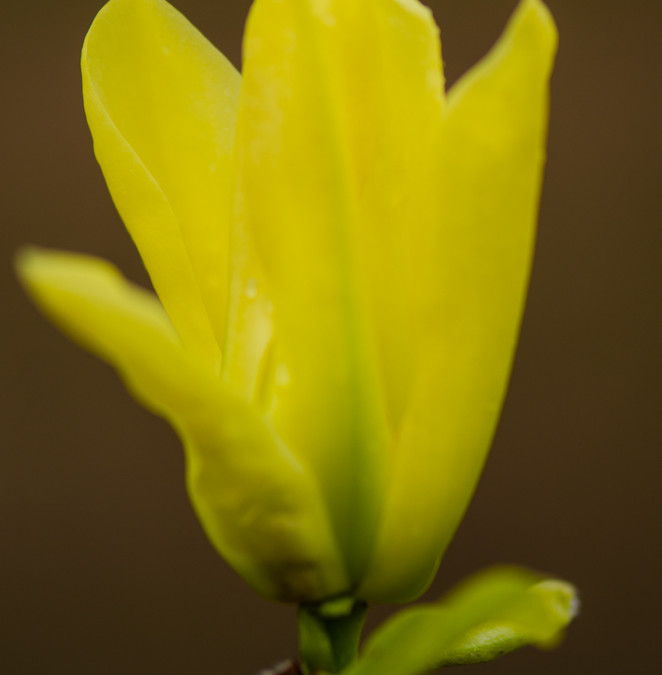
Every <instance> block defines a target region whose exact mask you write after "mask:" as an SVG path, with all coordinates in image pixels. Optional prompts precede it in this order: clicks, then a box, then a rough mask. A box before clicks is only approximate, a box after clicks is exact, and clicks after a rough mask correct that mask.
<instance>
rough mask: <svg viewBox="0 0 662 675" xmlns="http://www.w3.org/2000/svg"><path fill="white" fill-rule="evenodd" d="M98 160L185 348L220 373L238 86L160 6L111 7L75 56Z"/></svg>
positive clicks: (129, 1) (149, 2)
mask: <svg viewBox="0 0 662 675" xmlns="http://www.w3.org/2000/svg"><path fill="white" fill-rule="evenodd" d="M82 72H83V93H84V100H85V111H86V114H87V118H88V123H89V125H90V129H91V131H92V136H93V138H94V148H95V153H96V156H97V159H98V160H99V163H100V164H101V167H102V169H103V172H104V176H105V178H106V182H107V183H108V187H109V188H110V191H111V194H112V196H113V199H114V201H115V204H116V206H117V209H118V211H119V213H120V215H121V216H122V219H123V220H124V222H125V224H126V226H127V228H128V229H129V232H130V233H131V236H132V237H133V239H134V241H135V242H136V245H137V246H138V248H139V250H140V253H141V255H142V257H143V260H144V261H145V265H146V266H147V269H148V271H149V273H150V276H151V278H152V282H153V284H154V288H155V289H156V291H157V293H158V294H159V297H160V298H161V300H162V302H163V304H164V306H165V308H166V310H167V311H168V314H169V315H170V317H171V318H172V320H173V323H174V324H175V326H176V328H177V330H178V332H179V333H180V335H181V336H182V339H183V340H184V341H185V343H186V344H187V345H189V346H191V347H192V348H195V349H198V350H199V351H200V352H201V353H202V354H204V355H205V358H206V360H207V361H208V362H209V363H211V364H215V365H216V366H217V365H218V362H219V359H220V356H219V347H218V345H219V344H221V342H222V340H223V336H224V331H225V323H224V322H225V315H226V296H227V288H226V286H227V282H226V278H227V274H228V242H227V239H228V236H229V229H228V228H229V226H228V223H229V218H230V208H229V203H230V200H229V191H230V189H231V180H230V171H231V156H232V151H233V145H234V129H235V122H236V110H237V102H238V93H239V87H240V78H239V75H238V73H237V72H236V71H235V69H234V68H233V67H232V65H231V64H230V63H229V62H228V61H227V60H226V59H225V58H224V57H223V56H222V55H221V54H220V52H218V51H217V50H216V49H215V48H214V47H213V46H212V45H211V44H210V43H209V42H208V41H207V40H206V39H205V38H204V37H203V36H202V35H201V34H200V33H199V32H198V31H197V30H196V29H195V28H194V27H193V26H192V25H191V24H190V23H189V22H188V21H187V20H186V19H185V18H184V17H183V16H182V15H181V14H179V12H177V11H176V10H175V9H174V8H173V7H171V6H170V5H169V4H168V3H167V2H165V1H164V0H111V1H110V2H109V3H108V4H107V5H106V6H105V7H104V8H103V9H102V10H101V11H100V12H99V14H98V16H97V17H96V19H95V21H94V23H93V24H92V27H91V28H90V31H89V33H88V35H87V38H86V40H85V45H84V47H83V55H82Z"/></svg>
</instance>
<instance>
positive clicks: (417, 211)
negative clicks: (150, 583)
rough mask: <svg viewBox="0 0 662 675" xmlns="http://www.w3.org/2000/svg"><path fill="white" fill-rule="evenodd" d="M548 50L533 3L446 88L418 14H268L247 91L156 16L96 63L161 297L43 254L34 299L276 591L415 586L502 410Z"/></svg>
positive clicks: (111, 33) (101, 140)
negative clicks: (168, 454) (95, 365)
mask: <svg viewBox="0 0 662 675" xmlns="http://www.w3.org/2000/svg"><path fill="white" fill-rule="evenodd" d="M555 49H556V33H555V29H554V25H553V21H552V19H551V17H550V16H549V13H548V12H547V10H546V8H545V7H544V5H543V4H542V3H541V2H540V0H523V1H522V3H521V4H520V6H519V8H518V10H517V11H516V13H515V15H514V17H513V19H512V20H511V22H510V24H509V25H508V27H507V29H506V31H505V32H504V34H503V36H502V37H501V39H500V40H499V42H498V44H497V45H496V47H495V48H494V49H493V50H492V51H491V52H490V54H488V56H487V57H486V58H485V59H484V60H483V61H481V62H480V63H479V64H478V65H477V66H476V67H475V68H474V69H472V70H471V71H470V72H469V73H468V74H467V75H466V76H465V77H464V78H463V79H462V80H461V81H460V82H458V84H457V85H455V86H454V87H453V88H452V89H451V90H450V91H449V93H448V94H446V93H445V91H444V81H443V74H442V65H441V48H440V45H439V40H438V31H437V28H436V26H435V24H434V21H433V19H432V15H431V13H430V11H429V10H428V9H426V8H425V7H423V6H422V5H421V4H419V3H418V2H417V1H416V0H361V1H359V0H256V1H255V3H254V6H253V8H252V10H251V14H250V16H249V20H248V24H247V29H246V36H245V42H244V72H243V75H242V76H240V75H239V74H238V73H237V72H236V71H235V69H234V68H233V67H232V66H231V65H230V63H229V62H228V61H227V60H226V59H225V58H224V57H223V56H222V55H221V54H220V53H219V52H218V51H217V50H216V49H215V48H214V47H213V46H212V45H211V44H210V43H209V42H207V40H206V39H205V38H204V37H203V36H202V35H201V34H200V33H199V32H198V31H197V30H196V29H195V28H193V27H192V26H191V25H190V24H189V23H188V22H187V21H186V19H185V18H184V17H183V16H182V15H181V14H179V13H178V12H177V11H176V10H175V9H174V8H173V7H171V6H170V5H169V4H167V3H166V2H165V1H164V0H110V2H108V4H107V5H106V6H105V7H104V8H103V9H102V10H101V12H100V13H99V15H98V16H97V18H96V19H95V21H94V24H93V25H92V27H91V29H90V32H89V34H88V36H87V38H86V41H85V45H84V48H83V57H82V69H83V87H84V99H85V110H86V114H87V118H88V122H89V125H90V129H91V131H92V136H93V138H94V148H95V153H96V156H97V158H98V160H99V163H100V165H101V167H102V170H103V172H104V176H105V178H106V182H107V183H108V187H109V189H110V192H111V194H112V196H113V199H114V201H115V204H116V206H117V209H118V210H119V212H120V215H121V216H122V218H123V220H124V222H125V224H126V226H127V228H128V230H129V232H130V234H131V236H132V237H133V239H134V241H135V243H136V245H137V246H138V249H139V250H140V253H141V255H142V258H143V260H144V262H145V265H146V267H147V269H148V271H149V274H150V277H151V280H152V283H153V285H154V289H155V291H156V294H157V295H154V294H152V293H148V292H147V291H144V290H141V289H138V288H136V287H135V286H133V285H131V284H129V283H128V282H126V281H125V280H124V279H123V278H122V277H121V276H120V275H119V274H118V273H117V272H116V270H114V268H112V267H111V266H110V265H108V264H107V263H105V262H102V261H99V260H96V259H93V258H89V257H86V256H79V255H73V254H65V253H58V252H40V251H34V250H33V251H29V252H26V253H25V254H23V255H22V256H21V258H20V259H19V270H20V273H21V275H22V278H23V279H24V282H25V284H26V286H27V287H28V289H29V291H30V292H31V293H32V295H33V297H34V298H35V300H36V301H37V302H38V303H39V304H40V306H41V307H42V308H43V309H44V311H46V312H47V313H48V314H49V315H50V316H52V318H53V319H54V321H56V322H57V323H59V324H60V325H61V326H62V327H63V328H64V329H65V330H67V331H68V332H70V333H71V334H72V335H73V336H74V337H75V338H76V339H78V340H79V341H80V342H81V343H82V344H83V345H85V346H86V347H87V348H89V349H91V350H92V351H94V352H95V353H97V354H98V355H99V356H101V357H102V358H104V359H106V360H107V361H109V362H110V363H111V364H113V365H114V366H115V367H116V368H117V369H118V371H119V372H120V374H121V375H122V377H123V378H124V379H125V380H126V382H127V384H128V386H129V387H130V389H131V390H132V391H133V393H134V394H135V395H136V396H137V397H138V398H139V399H140V400H141V401H142V402H143V403H144V404H145V405H147V406H148V407H150V408H151V409H153V410H154V411H156V412H157V413H158V414H161V415H163V416H164V417H165V418H167V419H168V420H169V421H170V422H171V423H172V425H173V426H174V428H175V429H176V430H177V432H178V433H179V434H180V436H181V438H182V440H183V442H184V446H185V449H186V456H187V467H188V469H187V481H188V489H189V493H190V495H191V499H192V502H193V505H194V507H195V509H196V512H197V514H198V516H199V518H200V520H201V522H202V524H203V526H204V528H205V530H206V532H207V534H208V536H209V538H210V539H211V541H212V542H213V544H214V545H215V546H216V548H217V549H218V551H219V552H220V553H221V554H222V555H223V556H224V557H225V558H226V559H227V560H228V562H229V563H230V564H231V565H232V566H233V567H234V568H235V569H237V571H238V572H239V573H240V574H242V575H243V576H244V577H245V578H246V579H247V580H248V581H249V582H250V583H251V584H252V585H253V586H254V587H255V588H256V589H257V590H259V591H260V592H261V593H263V594H265V595H267V596H270V597H274V598H279V599H282V600H289V601H297V602H319V601H322V600H325V599H328V598H332V597H336V596H343V595H347V596H351V597H355V598H359V599H361V600H370V601H393V600H395V601H402V600H406V599H409V598H412V597H414V596H416V595H418V594H419V593H421V592H422V591H423V590H424V589H425V587H426V585H427V583H428V582H429V580H430V579H431V577H432V576H433V574H434V572H435V570H436V567H437V565H438V562H439V559H440V558H441V556H442V554H443V552H444V550H445V547H446V546H447V544H448V542H449V540H450V538H451V537H452V535H453V532H454V530H455V528H456V526H457V524H458V522H459V520H460V518H461V516H462V514H463V512H464V510H465V507H466V505H467V502H468V500H469V498H470V496H471V494H472V492H473V489H474V486H475V483H476V480H477V478H478V475H479V473H480V470H481V467H482V464H483V461H484V458H485V454H486V452H487V450H488V448H489V445H490V441H491V437H492V435H493V432H494V428H495V425H496V422H497V419H498V415H499V410H500V407H501V403H502V400H503V397H504V393H505V389H506V385H507V380H508V375H509V371H510V366H511V362H512V358H513V353H514V348H515V344H516V339H517V333H518V327H519V322H520V318H521V314H522V309H523V304H524V299H525V294H526V286H527V280H528V273H529V267H530V263H531V256H532V251H533V243H534V232H535V222H536V213H537V206H538V199H539V190H540V183H541V176H542V168H543V164H544V156H545V138H546V126H547V114H548V79H549V74H550V70H551V66H552V61H553V56H554V52H555Z"/></svg>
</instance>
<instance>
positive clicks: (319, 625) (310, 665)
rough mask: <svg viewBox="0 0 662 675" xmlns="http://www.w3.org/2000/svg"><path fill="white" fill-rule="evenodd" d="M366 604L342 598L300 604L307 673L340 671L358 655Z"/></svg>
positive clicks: (300, 650) (304, 660) (302, 645)
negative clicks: (315, 603)
mask: <svg viewBox="0 0 662 675" xmlns="http://www.w3.org/2000/svg"><path fill="white" fill-rule="evenodd" d="M366 611H367V605H366V604H365V603H364V602H356V601H355V600H353V599H351V598H341V599H339V600H332V601H329V602H325V603H322V604H319V605H300V606H299V615H298V619H299V652H300V655H301V661H302V663H303V669H304V673H306V675H314V674H315V673H322V672H325V673H340V672H341V671H342V670H343V669H344V668H346V667H347V666H348V665H349V664H350V663H351V662H352V661H353V660H354V659H355V658H356V656H357V654H358V650H359V641H360V639H361V630H362V629H363V623H364V622H365V615H366Z"/></svg>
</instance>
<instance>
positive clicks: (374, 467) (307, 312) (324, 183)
mask: <svg viewBox="0 0 662 675" xmlns="http://www.w3.org/2000/svg"><path fill="white" fill-rule="evenodd" d="M244 63H245V67H244V73H243V77H244V79H243V85H242V97H241V106H240V119H239V126H238V135H237V154H238V168H239V206H238V218H239V227H240V228H243V229H244V230H245V231H247V232H248V236H249V237H250V238H251V239H252V240H253V241H254V243H255V246H256V251H257V255H258V257H259V259H260V262H261V267H262V270H263V272H264V276H265V283H266V284H267V286H268V289H267V291H268V294H269V296H270V297H271V299H272V300H273V303H274V314H273V320H274V325H275V337H274V345H273V348H272V351H271V355H270V357H269V365H268V367H267V368H266V372H267V374H266V375H265V377H268V378H271V381H272V383H273V392H272V394H273V399H272V407H271V412H272V415H273V419H274V423H275V425H276V428H277V429H278V431H279V433H280V434H281V435H282V436H283V438H284V440H285V441H286V442H287V444H288V447H290V448H291V449H292V450H293V452H294V453H295V454H296V455H297V456H305V457H307V458H308V459H309V461H310V462H311V464H312V465H313V466H314V468H315V472H316V474H317V475H318V476H319V480H320V482H321V484H322V489H323V490H324V492H325V495H326V498H327V500H328V502H329V504H330V505H331V510H332V517H333V520H334V523H335V525H336V527H337V531H338V533H339V536H340V537H341V539H342V542H341V543H342V547H343V549H344V550H345V551H346V552H347V553H348V556H349V558H350V559H349V565H350V567H351V569H352V573H353V574H355V575H357V576H358V575H360V570H361V568H362V566H364V565H365V559H366V556H367V553H368V551H369V549H370V547H371V538H372V533H374V531H375V524H376V520H377V518H378V504H379V502H380V501H381V499H380V490H381V473H382V463H383V460H384V457H385V454H386V452H387V449H388V446H389V444H390V442H391V434H392V431H393V426H394V420H396V419H397V418H398V417H399V415H401V411H402V408H403V398H404V397H406V392H407V388H408V386H409V369H408V367H407V364H406V359H407V358H408V354H409V353H410V352H411V344H410V343H409V341H408V338H407V333H406V331H407V326H406V319H405V317H406V315H407V311H408V310H407V303H406V299H405V297H406V289H403V288H401V287H400V286H398V281H397V279H398V277H397V275H395V276H394V275H393V271H394V268H396V267H397V268H400V267H402V265H404V264H406V263H405V261H403V260H402V259H401V256H403V257H404V256H406V253H405V252H403V250H402V246H401V245H402V243H403V241H405V240H406V232H407V228H408V227H409V226H412V225H413V224H414V223H415V221H416V220H417V219H418V218H419V217H422V214H424V213H425V209H426V203H425V202H424V201H423V200H420V201H419V200H417V199H416V197H417V195H419V194H420V193H421V192H423V193H425V190H426V189H429V186H430V183H429V180H428V182H427V183H426V184H425V187H424V188H419V187H417V186H418V185H419V184H420V181H422V179H423V176H424V175H426V174H427V175H428V176H429V172H427V171H426V168H427V162H426V161H425V157H426V147H425V145H424V144H423V145H422V144H421V136H422V137H424V140H425V142H426V143H427V142H429V140H430V139H431V138H434V136H435V133H436V131H435V128H436V127H438V125H439V118H440V108H441V97H442V76H441V64H440V53H439V44H438V37H437V31H436V27H435V26H434V23H433V21H432V19H431V15H430V13H429V11H428V10H426V9H425V8H423V6H422V5H420V4H419V3H418V2H413V1H412V0H365V1H363V2H356V0H328V1H325V2H322V1H321V0H257V2H256V3H255V5H254V6H253V10H252V12H251V15H250V18H249V22H248V26H247V33H246V38H245V45H244ZM415 141H417V142H415ZM396 353H397V355H398V357H400V361H398V360H397V358H396V356H395V355H396ZM267 388H268V387H267Z"/></svg>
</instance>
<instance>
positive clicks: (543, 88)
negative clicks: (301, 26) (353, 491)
mask: <svg viewBox="0 0 662 675" xmlns="http://www.w3.org/2000/svg"><path fill="white" fill-rule="evenodd" d="M556 41H557V39H556V31H555V27H554V24H553V20H552V18H551V16H550V15H549V13H548V11H547V10H546V8H545V7H544V5H543V4H542V3H541V2H539V1H538V0H524V1H523V2H522V3H521V5H520V7H519V9H518V10H517V12H516V13H515V15H514V17H513V18H512V19H511V22H510V23H509V25H508V27H507V29H506V31H505V33H504V35H503V36H502V37H501V39H500V40H499V42H498V44H497V45H496V46H495V48H494V49H493V50H492V51H491V53H490V54H489V55H488V56H487V57H486V58H485V59H484V60H483V61H482V62H481V63H480V64H478V65H477V66H476V67H475V68H474V69H473V70H471V71H470V72H469V73H468V75H467V76H466V77H465V78H464V79H463V80H461V81H460V82H459V83H458V84H457V86H456V87H454V88H453V90H452V91H451V92H450V94H449V97H448V104H447V108H446V111H445V114H444V119H443V129H442V138H441V143H440V145H439V146H438V147H439V153H440V155H439V156H440V158H441V166H440V173H439V178H438V180H439V186H440V205H441V209H442V214H443V217H442V219H441V222H440V223H438V224H437V227H436V228H434V229H433V230H431V231H429V232H427V233H426V232H423V233H422V235H421V240H420V246H421V248H420V257H419V264H420V267H419V269H420V273H421V276H420V278H419V290H420V293H419V296H420V299H419V303H418V304H419V311H421V316H420V317H419V330H420V344H419V350H420V353H419V358H420V361H419V365H418V375H419V377H418V379H417V382H416V384H415V386H414V388H413V396H412V400H411V403H410V408H409V409H408V412H407V414H406V417H405V419H404V423H403V427H402V434H401V438H400V441H399V444H398V447H397V451H396V454H395V457H394V461H393V463H392V465H391V467H390V470H391V473H390V483H389V492H388V497H387V511H386V516H385V518H384V521H383V523H382V528H381V533H380V538H379V546H378V548H377V550H376V553H375V556H374V559H373V564H372V570H371V571H370V573H369V574H368V581H367V582H366V584H365V586H364V588H363V589H362V593H363V595H364V596H365V597H367V598H371V599H382V600H384V599H390V600H403V599H406V598H408V597H412V596H414V595H416V594H418V593H420V592H421V591H422V590H423V588H424V587H425V585H426V583H427V581H428V580H429V579H430V578H431V575H432V574H433V573H434V571H435V568H436V565H437V564H438V560H439V558H440V556H441V554H442V553H443V550H444V549H445V547H446V545H447V543H448V541H449V539H450V538H451V536H452V534H453V532H454V530H455V528H456V526H457V524H458V522H459V520H460V518H461V516H462V514H463V512H464V509H465V507H466V504H467V502H468V500H469V498H470V496H471V493H472V492H473V488H474V486H475V483H476V480H477V478H478V475H479V472H480V469H481V467H482V464H483V461H484V458H485V454H486V452H487V450H488V448H489V445H490V442H491V439H492V436H493V433H494V429H495V426H496V422H497V419H498V415H499V411H500V408H501V404H502V401H503V398H504V394H505V390H506V385H507V380H508V376H509V372H510V367H511V362H512V358H513V354H514V350H515V344H516V339H517V333H518V330H519V323H520V317H521V313H522V309H523V305H524V300H525V294H526V286H527V282H528V275H529V268H530V264H531V258H532V253H533V245H534V233H535V222H536V214H537V207H538V201H539V192H540V185H541V177H542V169H543V164H544V159H545V139H546V130H547V116H548V79H549V75H550V71H551V67H552V62H553V58H554V54H555V51H556Z"/></svg>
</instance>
